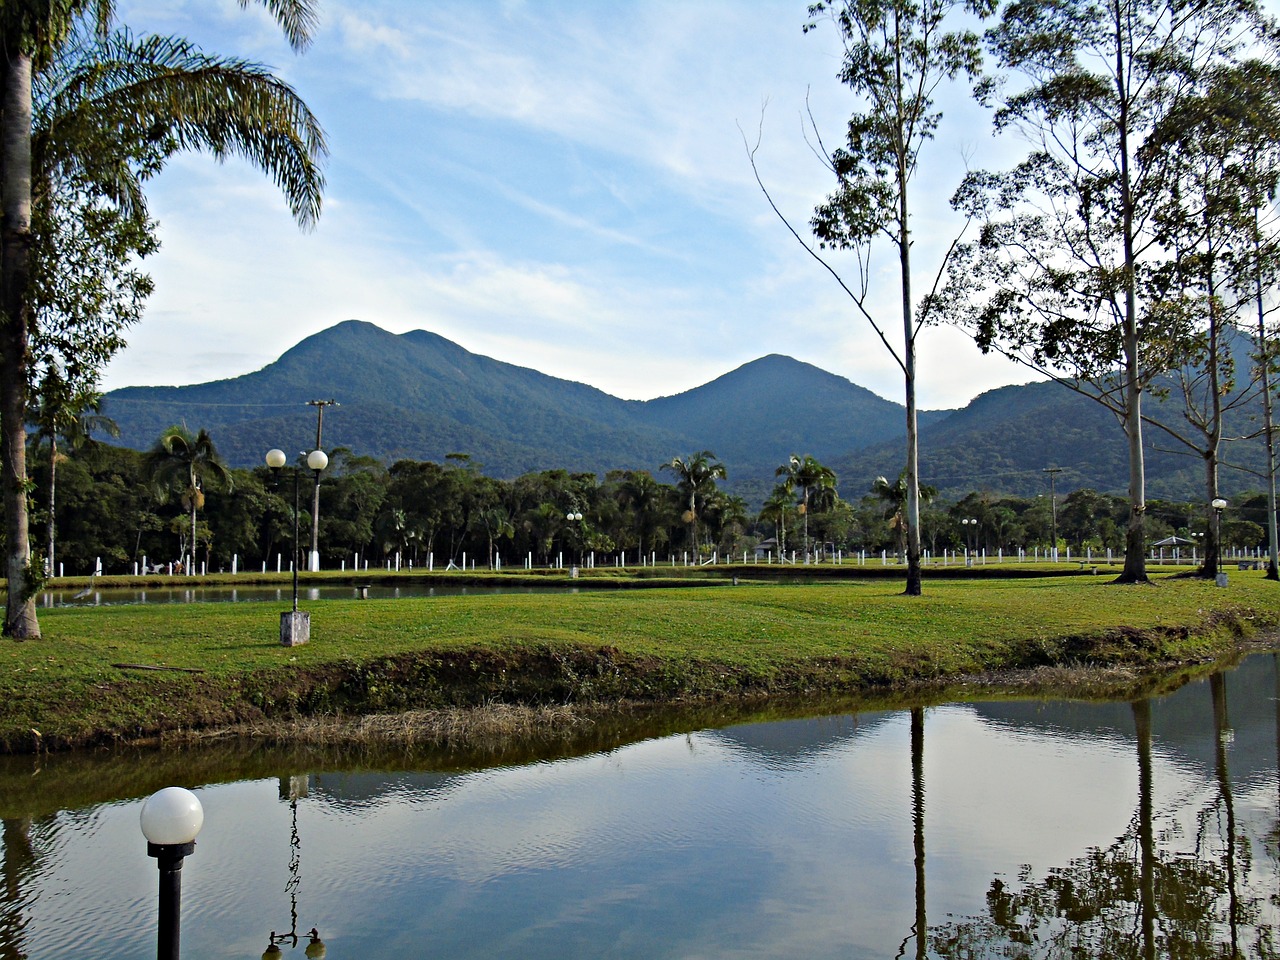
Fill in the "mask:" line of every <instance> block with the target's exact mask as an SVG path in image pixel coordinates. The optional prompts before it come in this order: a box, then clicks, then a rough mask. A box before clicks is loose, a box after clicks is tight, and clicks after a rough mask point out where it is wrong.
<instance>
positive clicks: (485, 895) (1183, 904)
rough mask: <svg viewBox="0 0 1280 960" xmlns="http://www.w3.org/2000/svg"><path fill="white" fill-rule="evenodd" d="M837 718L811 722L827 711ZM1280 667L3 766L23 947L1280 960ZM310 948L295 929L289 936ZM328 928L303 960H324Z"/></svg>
mask: <svg viewBox="0 0 1280 960" xmlns="http://www.w3.org/2000/svg"><path fill="white" fill-rule="evenodd" d="M815 712H818V710H817V708H815ZM1278 765H1280V679H1278V678H1277V656H1276V655H1272V654H1264V655H1257V656H1253V657H1251V658H1249V659H1247V660H1246V661H1244V663H1243V664H1242V665H1241V666H1240V667H1239V668H1237V669H1235V670H1233V671H1231V672H1229V673H1219V674H1215V675H1214V676H1213V677H1212V678H1205V679H1202V680H1197V681H1194V682H1192V683H1188V684H1185V685H1184V686H1182V687H1180V688H1179V689H1177V690H1175V691H1174V692H1172V693H1170V694H1168V695H1166V696H1164V697H1161V698H1159V699H1153V700H1142V701H1138V702H1135V703H1079V702H1069V701H1041V700H1036V701H995V702H985V703H964V704H952V705H946V706H937V707H929V708H917V709H904V710H898V711H888V712H864V713H851V714H850V713H846V714H840V715H826V716H815V717H812V718H810V719H801V720H785V721H773V722H762V723H751V724H738V725H733V726H728V727H725V728H721V729H716V728H701V729H689V730H688V731H687V732H681V733H678V734H671V735H664V736H657V737H653V738H650V739H641V740H639V741H636V742H630V743H620V744H617V745H615V746H613V747H612V748H609V749H603V750H595V751H590V752H585V753H583V754H581V755H576V756H562V757H555V758H551V757H548V758H543V759H532V760H530V761H529V762H515V761H507V762H505V763H504V764H503V765H501V766H496V767H490V768H483V767H479V766H476V765H474V764H473V763H471V762H469V760H468V759H467V758H464V757H458V756H453V757H449V756H443V757H429V756H422V757H418V758H416V759H415V758H413V757H404V756H399V757H397V756H384V755H374V754H364V753H359V752H355V753H348V754H347V755H346V756H345V757H335V755H334V754H332V753H314V754H307V753H305V752H299V751H271V750H266V749H263V748H260V747H253V746H250V745H243V744H240V745H224V746H222V747H216V748H211V749H208V750H203V749H201V750H194V749H193V750H190V751H186V752H170V753H165V754H155V753H152V754H148V753H141V752H139V753H130V754H116V755H107V756H88V755H80V756H67V757H56V756H53V757H45V758H32V757H15V758H7V759H4V760H3V762H0V820H2V821H3V848H2V855H3V861H2V867H3V880H4V883H3V887H0V958H4V960H18V958H27V957H30V958H57V957H95V958H107V960H123V958H130V960H132V958H144V957H151V956H154V955H155V939H154V938H155V928H154V923H155V903H156V883H157V880H156V868H155V864H154V861H151V860H149V859H148V858H147V856H146V853H145V844H144V842H143V840H142V837H141V834H140V832H139V828H138V814H139V809H140V806H141V797H142V796H144V795H146V794H148V793H150V792H151V791H152V790H154V789H157V788H158V787H159V786H162V785H164V784H165V783H166V782H178V783H184V784H185V785H188V786H191V787H193V788H195V789H196V792H197V795H198V796H199V797H200V799H201V801H202V803H203V805H204V809H205V825H204V830H203V832H202V833H201V834H200V837H199V840H198V841H197V848H196V850H195V852H194V854H193V855H192V856H190V857H188V858H187V860H186V865H185V869H184V871H183V875H184V879H183V946H184V952H185V953H186V955H187V956H189V957H200V958H224V957H225V958H231V957H245V958H255V957H260V956H262V955H263V953H264V950H265V949H266V947H267V945H268V942H269V938H270V937H271V934H272V933H273V932H274V933H275V934H277V937H276V939H277V941H279V940H280V936H279V935H281V934H284V935H285V936H284V938H283V942H281V943H280V944H279V946H280V949H281V950H282V951H283V952H282V953H281V954H280V956H281V957H282V958H284V960H304V957H306V956H307V954H306V949H307V947H308V945H309V939H308V937H307V936H306V931H308V930H310V929H312V928H315V929H316V930H317V931H318V933H319V936H320V937H321V938H322V940H323V943H324V949H325V951H326V953H325V955H326V956H327V957H328V958H331V960H339V958H356V957H359V958H362V960H364V958H368V960H384V958H385V960H390V958H403V957H440V958H495V957H501V958H522V960H525V958H548V960H550V958H556V960H562V958H587V957H591V958H598V957H611V958H637V960H639V958H687V960H694V958H698V960H702V958H784V957H785V958H797V957H803V958H836V957H839V958H843V960H848V958H863V957H867V958H870V957H876V958H884V957H902V956H912V957H925V956H932V957H1004V956H1019V957H1021V956H1027V957H1075V956H1081V957H1084V956H1100V955H1104V954H1105V955H1107V956H1133V957H1156V956H1169V955H1176V956H1180V957H1201V956H1203V957H1210V956H1212V957H1220V956H1242V957H1273V956H1276V954H1277V951H1278V950H1280V941H1278V939H1277V920H1278V919H1280V851H1278V845H1280V774H1278V771H1277V767H1278ZM290 932H293V933H296V934H298V937H297V939H296V940H294V939H293V938H292V937H290V936H288V934H289V933H290ZM319 952H320V951H319V948H318V947H317V946H314V945H313V946H312V952H311V954H310V956H313V957H314V956H316V955H318V954H319Z"/></svg>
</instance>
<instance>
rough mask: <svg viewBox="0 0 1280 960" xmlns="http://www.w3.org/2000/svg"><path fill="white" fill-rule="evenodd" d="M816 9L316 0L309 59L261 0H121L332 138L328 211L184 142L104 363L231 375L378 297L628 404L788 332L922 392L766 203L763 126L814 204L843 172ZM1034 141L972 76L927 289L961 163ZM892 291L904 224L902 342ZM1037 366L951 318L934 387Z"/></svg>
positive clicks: (726, 365)
mask: <svg viewBox="0 0 1280 960" xmlns="http://www.w3.org/2000/svg"><path fill="white" fill-rule="evenodd" d="M806 6H807V3H806V2H805V0H797V2H775V0H699V2H696V3H689V2H687V0H671V2H667V0H635V2H604V0H537V2H535V0H529V2H519V0H507V2H502V0H492V2H486V0H465V2H461V0H429V2H428V0H322V2H321V4H320V13H321V23H320V26H319V29H318V30H317V32H316V34H315V39H314V42H313V45H312V46H311V48H310V49H309V50H308V51H307V52H306V53H305V54H303V55H301V56H299V55H295V54H294V53H293V52H292V51H291V50H290V49H289V47H288V45H287V44H286V43H285V41H284V39H283V37H282V36H281V34H280V32H279V30H278V29H277V28H276V26H275V24H274V23H273V22H272V21H271V20H270V18H269V17H267V15H266V14H265V13H263V12H262V11H261V10H260V9H259V8H258V7H257V5H255V4H252V3H251V4H250V7H249V9H247V10H242V9H240V6H239V4H238V3H236V2H235V0H124V2H121V3H119V5H118V10H119V14H120V19H121V21H122V22H123V23H125V24H128V25H129V27H130V28H131V29H133V30H134V31H135V32H137V33H168V34H176V35H180V36H184V37H186V38H188V39H190V40H192V41H194V42H196V43H198V44H199V45H200V46H201V47H202V48H203V49H205V50H206V51H209V52H216V53H221V54H235V55H238V56H244V57H247V58H251V59H256V60H259V61H262V62H265V63H268V64H271V65H272V66H273V67H275V68H276V69H277V72H278V73H279V74H280V75H281V76H282V77H284V78H285V79H286V80H288V81H289V82H290V83H292V84H293V85H294V86H295V88H296V89H297V90H298V91H299V92H300V93H301V94H302V95H303V97H304V98H305V99H306V100H307V102H308V103H309V104H310V105H311V107H312V109H313V110H314V111H315V112H316V114H317V115H318V116H319V118H320V120H321V122H322V123H323V124H324V127H325V129H326V132H327V135H328V137H329V142H330V147H331V157H330V160H329V163H328V166H327V177H328V189H327V192H326V199H325V209H324V213H323V214H322V216H321V220H320V224H319V226H318V228H317V229H316V230H314V231H313V232H310V233H303V232H301V231H299V230H298V229H297V227H296V226H295V225H294V224H293V222H292V221H291V220H290V218H289V215H288V212H287V210H286V209H285V206H284V204H283V202H282V201H281V199H280V197H279V195H278V194H277V193H276V191H275V189H274V188H273V187H272V185H271V184H270V182H269V181H268V180H267V179H266V178H265V177H263V176H261V175H260V174H258V173H257V172H256V171H254V170H252V169H251V168H249V167H247V166H245V165H243V164H241V163H239V162H236V161H231V162H228V163H225V164H218V163H217V162H215V161H213V160H212V159H210V158H208V157H205V156H199V155H191V156H185V157H179V158H177V159H175V160H174V161H173V162H172V163H171V165H170V167H169V168H168V169H167V170H166V172H165V173H164V174H162V175H161V176H160V177H159V178H158V179H157V180H156V181H155V182H154V183H153V185H152V189H151V191H150V197H151V203H152V212H153V214H154V215H155V216H156V218H157V219H158V220H159V223H160V236H161V240H162V244H163V246H162V249H161V251H160V253H159V254H157V255H156V256H155V257H153V258H152V259H151V260H150V261H148V267H149V269H150V271H151V273H152V275H153V276H154V277H155V280H156V284H157V289H156V293H155V294H154V295H153V297H152V298H151V301H150V304H149V307H148V310H147V314H146V317H145V318H144V319H143V321H142V322H141V324H139V325H138V326H137V327H135V328H134V329H133V330H132V332H131V334H130V336H129V340H130V346H129V347H128V348H127V349H126V350H125V351H124V352H123V353H121V354H120V355H119V356H118V357H117V358H116V360H114V361H113V362H112V364H111V366H110V367H109V368H108V370H107V372H106V377H105V386H106V387H107V388H108V389H114V388H116V387H122V386H127V385H136V384H184V383H197V382H204V381H208V380H216V379H222V378H226V377H233V376H238V375H240V374H244V373H249V372H251V371H253V370H257V369H260V368H261V367H263V366H265V365H266V364H268V363H270V362H271V361H273V360H274V359H275V358H276V357H278V356H279V355H280V354H281V353H283V352H284V351H285V350H287V349H288V348H289V347H290V346H292V345H293V344H295V343H297V342H298V341H299V340H301V339H302V338H304V337H306V336H308V335H310V334H313V333H316V332H318V331H320V330H323V329H325V328H327V327H330V326H332V325H334V324H336V323H339V322H341V321H343V320H348V319H359V320H366V321H369V322H371V323H374V324H377V325H378V326H381V327H383V328H385V329H387V330H390V331H392V332H396V333H402V332H405V331H407V330H412V329H426V330H431V331H433V332H435V333H439V334H441V335H442V336H445V337H448V338H449V339H451V340H454V341H456V342H458V343H459V344H461V345H462V346H463V347H465V348H466V349H468V350H471V351H473V352H476V353H482V354H485V355H488V356H492V357H495V358H497V359H500V360H505V361H508V362H511V363H516V364H520V365H522V366H529V367H533V368H536V369H538V370H541V371H543V372H545V373H549V374H551V375H553V376H557V377H563V378H566V379H569V380H578V381H582V382H585V383H589V384H591V385H593V386H596V387H599V388H600V389H602V390H605V391H608V392H609V393H612V394H614V395H616V396H621V397H626V398H630V399H648V398H651V397H655V396H663V395H668V394H673V393H678V392H680V391H683V390H687V389H690V388H692V387H695V386H697V385H699V384H702V383H705V382H707V381H709V380H711V379H714V378H715V377H717V376H720V375H721V374H723V373H725V372H727V371H729V370H731V369H733V368H735V367H737V366H739V365H741V364H743V363H746V362H748V361H750V360H753V359H756V358H757V357H761V356H764V355H765V354H769V353H783V354H787V355H789V356H793V357H796V358H797V359H800V360H804V361H807V362H810V363H813V364H816V365H818V366H820V367H822V368H823V369H826V370H829V371H831V372H833V373H837V374H839V375H841V376H845V377H848V378H849V379H850V380H852V381H854V382H855V383H859V384H861V385H863V386H865V387H867V388H869V389H871V390H873V391H875V392H876V393H878V394H880V395H882V396H885V397H887V398H889V399H891V400H896V401H899V402H900V401H901V399H902V377H901V373H900V372H899V370H898V368H897V367H896V365H895V363H894V362H893V360H892V359H891V358H890V357H889V355H888V354H887V352H886V351H885V350H884V348H883V347H882V346H881V345H880V344H879V343H878V342H877V340H876V339H875V337H874V334H873V333H872V332H871V330H870V329H869V328H868V326H867V325H866V323H865V321H863V320H861V319H860V318H859V316H858V315H857V314H856V313H855V311H854V309H853V307H852V304H850V303H849V302H848V300H847V299H846V298H845V295H844V294H843V293H842V292H841V291H840V290H839V288H838V287H837V285H836V284H835V283H834V282H833V281H832V280H831V278H830V277H828V276H827V275H826V274H825V273H824V272H823V271H822V270H821V268H820V267H818V265H817V264H815V263H814V262H813V261H812V260H811V259H810V258H809V257H808V255H807V254H806V253H805V252H804V251H803V250H802V249H801V248H800V247H799V245H798V244H797V243H796V242H795V240H794V239H792V238H791V237H790V236H789V235H788V234H787V233H786V231H785V229H784V228H783V226H782V225H781V223H779V221H778V220H777V219H776V217H775V216H774V215H773V213H772V212H771V211H770V210H769V208H768V206H767V204H766V202H765V200H764V197H763V196H762V195H761V193H760V191H759V188H758V187H757V186H756V184H755V181H754V179H753V177H752V172H751V167H750V164H749V162H748V159H747V155H746V147H745V146H744V142H743V133H742V131H743V130H745V131H747V135H748V137H749V138H750V139H752V140H754V139H755V137H756V132H757V128H759V127H760V125H761V122H762V118H763V139H762V145H761V149H760V153H759V163H760V168H761V173H762V175H763V177H764V178H765V180H766V183H767V184H768V186H769V187H770V189H771V191H773V193H774V195H775V199H776V200H777V201H778V202H779V205H780V206H781V207H782V208H783V209H784V210H785V212H786V213H787V214H788V216H789V217H791V218H792V220H793V222H795V223H796V224H797V225H798V226H801V227H802V226H803V225H804V224H805V223H806V222H807V220H808V217H809V215H810V213H811V211H812V208H813V205H814V204H815V203H816V202H818V201H819V200H821V198H822V197H823V196H824V194H825V192H826V191H827V190H828V189H829V187H830V181H829V179H828V175H827V174H826V171H824V169H823V167H822V165H821V163H820V162H819V160H818V159H817V158H816V157H815V156H814V154H813V152H812V151H811V149H810V146H809V144H808V143H807V142H806V140H805V137H804V135H803V129H802V128H803V124H802V116H803V114H804V113H805V111H806V109H808V110H811V111H812V113H813V115H814V117H815V119H816V120H817V123H818V126H819V128H820V129H821V132H822V134H823V136H824V138H826V140H827V142H828V144H833V143H836V142H838V140H839V138H840V132H841V127H842V124H843V121H844V119H845V118H847V116H848V113H849V111H850V110H851V108H852V107H853V105H854V104H853V101H852V99H851V95H850V94H849V92H848V91H847V90H846V89H845V88H844V87H842V86H841V85H840V84H839V82H838V81H837V80H836V77H835V75H836V71H837V68H838V63H839V52H840V48H839V38H838V37H837V36H836V35H835V32H834V30H832V29H830V28H829V27H826V28H822V29H819V30H817V31H815V32H812V33H809V34H807V35H806V34H803V33H802V30H801V27H802V25H803V23H804V22H805V19H806ZM806 102H807V103H808V106H807V107H806ZM1013 157H1016V153H1010V151H1009V149H1008V147H1002V146H1001V145H1000V144H998V143H996V142H995V141H994V140H993V139H992V137H991V133H990V126H989V123H988V118H987V117H986V115H985V113H984V112H983V111H981V110H980V109H979V108H978V107H976V106H975V105H972V104H970V103H969V102H968V101H967V99H965V98H963V97H961V96H959V95H958V94H957V95H956V98H955V103H954V105H953V106H952V107H951V108H950V109H949V110H948V116H947V119H946V120H944V125H943V130H942V131H941V132H940V135H939V138H938V140H937V141H936V142H935V143H933V144H932V145H931V146H930V148H929V150H928V153H927V155H926V156H925V158H924V160H923V163H922V170H921V175H920V180H919V193H918V195H917V199H916V201H915V206H916V209H917V211H919V216H918V219H917V220H916V225H915V229H916V235H917V244H916V254H915V255H916V257H917V260H918V263H919V266H918V268H917V275H916V281H915V282H916V287H917V289H925V288H927V286H928V284H929V283H931V282H932V277H933V273H934V272H935V271H936V265H937V262H938V257H939V255H940V251H941V249H942V248H943V246H945V244H946V243H947V242H948V241H949V240H950V238H951V236H952V235H953V234H954V233H955V232H956V231H957V230H958V229H959V223H958V222H957V221H956V220H955V219H954V218H953V217H952V216H951V215H950V213H949V210H948V208H947V203H946V201H947V198H948V197H949V195H950V193H951V191H952V190H953V189H954V187H955V185H956V183H957V182H958V180H959V178H960V176H961V175H962V173H963V171H964V169H965V167H966V165H969V166H983V165H991V164H1000V165H1007V163H1008V162H1010V159H1011V158H1013ZM846 266H849V267H851V266H852V265H851V264H846ZM898 297H899V294H898V280H897V271H896V262H895V260H894V256H893V252H892V250H891V249H890V248H889V247H887V246H885V247H883V248H880V249H879V250H878V251H877V255H876V259H875V261H874V276H873V286H872V302H873V306H874V308H875V310H876V311H877V312H878V314H880V315H882V316H883V317H884V323H885V325H886V326H887V327H888V329H889V332H890V334H891V335H893V336H894V338H895V341H896V340H900V329H901V320H900V319H899V318H898V317H897V316H896V314H895V313H894V310H895V304H896V302H897V299H898ZM1030 379H1033V378H1032V376H1031V375H1030V373H1029V372H1028V371H1026V370H1025V369H1023V368H1020V367H1017V366H1015V365H1013V364H1011V363H1010V362H1008V361H1006V360H1003V359H1001V358H996V357H982V356H981V355H980V354H979V353H978V352H977V350H976V349H975V348H974V347H973V346H972V344H971V343H970V342H969V341H968V339H967V338H966V337H964V336H963V335H962V334H960V333H958V332H956V331H953V330H949V329H933V330H929V331H926V333H925V335H924V336H923V338H922V342H921V350H920V381H919V394H920V401H921V404H922V406H924V407H926V408H938V407H950V406H959V405H963V404H964V403H967V402H968V401H969V400H970V399H971V398H972V397H974V396H975V395H977V394H978V393H980V392H981V391H983V390H985V389H989V388H991V387H993V386H997V385H1001V384H1005V383H1020V382H1025V381H1027V380H1030ZM316 386H317V389H319V390H321V392H326V393H330V392H331V393H334V394H335V395H337V393H338V392H340V390H339V388H340V385H336V384H317V385H316ZM339 399H340V398H339Z"/></svg>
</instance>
